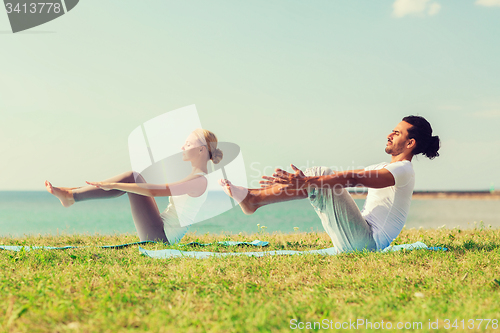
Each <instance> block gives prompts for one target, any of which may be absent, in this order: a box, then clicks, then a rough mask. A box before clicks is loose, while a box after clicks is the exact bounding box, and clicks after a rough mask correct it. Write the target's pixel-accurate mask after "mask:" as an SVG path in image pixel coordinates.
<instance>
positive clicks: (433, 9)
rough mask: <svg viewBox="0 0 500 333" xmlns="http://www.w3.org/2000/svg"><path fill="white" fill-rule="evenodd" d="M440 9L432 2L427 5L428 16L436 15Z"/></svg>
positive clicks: (438, 5) (439, 6)
mask: <svg viewBox="0 0 500 333" xmlns="http://www.w3.org/2000/svg"><path fill="white" fill-rule="evenodd" d="M440 9H441V5H440V4H438V3H437V2H433V3H431V4H430V5H429V11H428V13H429V16H432V15H436V14H437V13H439V10H440Z"/></svg>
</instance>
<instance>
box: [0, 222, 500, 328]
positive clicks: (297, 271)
mask: <svg viewBox="0 0 500 333" xmlns="http://www.w3.org/2000/svg"><path fill="white" fill-rule="evenodd" d="M257 238H258V239H260V240H265V241H269V242H270V246H269V247H267V248H264V249H256V248H253V247H252V248H248V247H231V248H225V247H222V246H210V247H207V248H196V250H197V251H221V252H225V251H261V250H265V251H268V250H281V249H291V250H308V249H318V248H326V247H330V246H331V242H330V240H329V238H328V236H327V235H326V234H324V233H299V232H296V233H293V234H266V233H259V234H253V235H196V234H189V235H188V236H186V237H185V239H184V240H183V242H189V241H200V242H214V241H218V240H228V239H231V240H245V241H252V240H254V239H257ZM137 240H138V239H137V237H136V236H133V235H118V236H98V235H96V236H88V235H87V236H86V235H77V236H57V237H53V236H33V237H26V238H6V237H4V238H0V244H4V245H50V246H63V245H81V246H84V245H90V246H91V247H89V248H84V249H76V250H64V251H44V250H35V251H29V252H25V251H22V252H10V251H0V272H1V275H0V327H1V329H0V331H1V332H128V331H134V332H144V331H152V332H174V331H183V332H184V331H185V332H207V331H208V332H231V331H232V332H268V331H273V332H290V331H292V330H291V323H290V321H291V320H292V319H296V320H297V324H298V322H304V323H306V322H322V320H324V319H326V320H328V321H333V325H335V322H346V321H347V322H348V321H349V319H350V320H351V321H355V320H357V319H366V320H369V321H371V322H372V323H375V322H378V323H380V322H381V321H382V320H383V321H384V323H387V322H388V321H389V322H391V324H392V325H394V327H395V325H396V324H397V323H398V322H403V323H406V322H422V325H423V327H422V329H420V330H418V331H422V332H424V331H429V330H428V322H429V320H432V321H436V319H439V328H440V329H439V330H434V331H442V332H449V331H469V332H472V331H477V326H478V324H479V321H476V322H474V329H465V330H463V329H462V328H461V327H462V326H461V325H462V324H461V323H458V324H459V329H458V330H455V329H452V330H445V329H444V324H445V322H444V320H445V319H451V323H453V321H454V320H455V319H458V320H459V321H460V320H462V319H465V326H466V328H467V324H468V322H467V320H468V319H497V320H500V311H499V299H500V266H499V262H500V230H496V229H474V230H468V231H460V230H458V229H452V230H447V229H440V230H404V231H403V232H402V233H401V235H400V236H399V237H398V238H397V239H396V240H395V242H394V243H396V244H401V243H413V242H415V241H423V242H424V243H426V244H427V245H430V246H445V247H447V248H449V251H447V252H435V251H428V250H414V251H402V252H396V253H387V254H381V253H352V254H342V255H338V256H328V257H324V256H319V255H302V256H275V257H263V258H253V257H246V256H245V257H243V256H242V257H226V258H217V259H215V258H212V259H206V260H196V259H189V258H176V259H169V260H156V259H151V258H148V257H144V256H141V255H140V254H139V252H138V250H137V247H136V246H134V247H130V248H125V249H121V250H104V249H100V248H96V247H94V245H105V244H119V243H126V242H133V241H137ZM147 248H149V249H155V248H157V249H160V248H166V247H165V246H163V245H156V244H154V245H148V246H147ZM184 249H185V248H184ZM193 250H194V249H193ZM322 323H325V322H322ZM485 324H486V322H483V323H482V326H481V331H482V330H483V329H484V328H485ZM305 325H306V324H305ZM344 325H345V324H344ZM492 327H493V326H492V323H491V322H490V323H489V326H488V329H486V330H485V331H492V332H500V327H499V326H497V329H492ZM351 328H352V326H351ZM303 331H308V330H303ZM325 331H336V330H335V328H333V329H329V330H325ZM349 331H364V326H363V328H362V327H360V328H359V330H349ZM377 331H380V330H377ZM395 331H401V330H395ZM410 331H413V330H410Z"/></svg>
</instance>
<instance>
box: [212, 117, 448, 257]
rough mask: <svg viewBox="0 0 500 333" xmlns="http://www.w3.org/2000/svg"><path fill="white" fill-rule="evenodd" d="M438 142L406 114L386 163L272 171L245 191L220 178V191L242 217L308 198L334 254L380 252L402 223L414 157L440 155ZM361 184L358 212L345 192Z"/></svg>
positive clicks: (417, 119) (411, 184)
mask: <svg viewBox="0 0 500 333" xmlns="http://www.w3.org/2000/svg"><path fill="white" fill-rule="evenodd" d="M439 147H440V141H439V137H438V136H433V135H432V128H431V125H430V124H429V122H428V121H427V120H425V119H424V118H423V117H420V116H408V117H404V118H403V120H402V121H401V122H400V123H399V124H398V125H397V126H396V127H395V128H394V130H393V131H392V133H390V134H389V135H388V136H387V145H386V148H385V151H386V153H387V154H389V155H391V161H390V163H386V162H384V163H380V164H376V165H372V166H369V167H367V168H365V169H360V170H350V171H343V172H334V171H332V170H331V169H329V168H326V167H312V168H309V169H307V170H305V172H302V171H301V170H299V169H297V168H296V167H295V166H294V165H292V169H293V170H294V171H295V172H294V173H288V172H286V171H284V170H281V169H276V173H275V174H274V175H273V176H272V177H267V176H264V177H262V178H263V179H264V180H263V181H261V182H260V183H261V184H262V185H263V186H264V187H263V188H260V189H246V188H243V187H240V186H235V185H233V184H231V183H230V182H229V181H228V180H221V181H220V184H221V186H223V187H224V191H225V192H226V193H227V194H228V195H230V196H232V197H233V198H235V199H236V200H237V201H238V202H240V207H241V209H242V210H243V212H244V213H245V214H253V213H254V212H255V211H256V210H257V209H258V208H260V207H262V206H265V205H268V204H271V203H276V202H283V201H288V200H297V199H305V198H309V199H310V201H311V204H312V206H313V207H314V209H315V210H316V212H317V214H318V216H319V217H320V219H321V222H322V224H323V227H324V228H325V231H326V232H327V233H328V235H329V236H330V238H331V239H332V242H333V245H334V246H335V248H336V249H337V252H338V253H340V252H350V251H361V250H370V251H374V250H380V249H384V248H386V247H387V246H389V245H390V243H391V242H392V241H393V240H394V239H395V238H396V237H397V236H398V235H399V233H400V232H401V229H403V226H404V224H405V222H406V217H407V216H408V210H409V208H410V203H411V196H412V193H413V187H414V185H415V173H414V171H413V166H412V164H411V161H412V159H413V156H415V155H418V154H423V155H424V156H426V157H428V158H430V159H433V158H434V157H436V156H439V153H438V150H439ZM355 186H365V187H367V188H368V196H367V198H366V201H365V205H364V207H363V209H362V211H360V210H359V209H358V207H357V206H356V203H355V202H354V200H353V199H352V197H351V196H350V194H349V193H348V192H347V191H346V190H345V188H346V187H355Z"/></svg>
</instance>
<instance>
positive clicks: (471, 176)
mask: <svg viewBox="0 0 500 333" xmlns="http://www.w3.org/2000/svg"><path fill="white" fill-rule="evenodd" d="M499 36H500V0H479V1H475V0H471V1H468V0H467V1H466V0H463V1H451V0H436V1H433V0H397V1H393V0H391V1H389V0H387V1H331V0H323V1H294V0H287V1H278V0H276V1H229V0H227V1H164V0H162V1H159V0H154V1H148V2H141V5H139V3H138V2H119V1H105V2H104V1H97V0H84V1H80V3H79V4H78V6H77V7H75V8H74V9H73V10H72V11H71V12H69V13H68V14H66V15H63V16H62V17H60V18H58V19H56V20H54V21H51V22H48V23H46V24H44V25H41V26H39V27H36V28H33V29H31V30H28V31H26V32H21V33H17V34H12V33H11V32H10V26H9V21H8V18H7V14H6V13H5V12H4V13H1V14H0V40H1V42H0V43H1V44H0V45H1V47H2V52H1V53H0V60H1V61H0V68H1V78H0V114H1V115H2V120H3V121H2V122H0V154H1V156H2V158H1V161H2V175H1V176H0V190H43V189H44V187H43V183H44V180H45V179H48V180H50V181H51V182H53V184H54V185H56V186H80V185H84V181H85V180H90V181H97V180H102V179H104V178H108V177H111V176H113V175H115V174H117V173H121V172H123V171H126V170H128V169H130V161H129V157H128V148H127V138H128V135H129V134H130V132H131V131H132V130H133V129H134V128H136V127H137V126H139V125H140V124H141V123H143V122H145V121H146V120H149V119H151V118H153V117H155V116H158V115H160V114H163V113H165V112H167V111H170V110H175V109H178V108H180V107H183V106H186V105H191V104H196V107H197V109H198V113H199V116H200V119H201V123H202V124H203V126H204V127H205V128H207V129H209V130H211V131H213V132H215V133H216V134H217V135H218V137H219V139H220V140H221V141H230V142H234V143H237V144H238V145H240V147H241V149H242V153H243V157H244V159H245V164H246V169H247V175H248V177H249V181H250V184H251V185H255V184H256V181H257V180H258V176H259V175H260V174H262V171H263V170H264V169H266V168H267V170H269V169H270V168H272V167H275V166H286V165H288V164H289V163H294V164H296V165H297V166H308V165H309V166H312V165H327V166H331V167H334V168H336V169H339V170H342V169H348V168H353V167H355V168H358V167H361V166H367V165H370V164H374V163H379V162H381V161H386V160H388V156H387V155H386V154H385V152H384V147H385V142H386V135H387V134H388V133H389V132H390V131H391V130H392V128H394V126H395V125H396V124H397V123H398V122H399V121H400V120H401V118H402V117H404V116H406V115H408V114H419V115H423V116H425V117H426V118H427V119H428V120H429V121H430V122H431V124H432V125H433V129H434V132H435V134H437V135H439V136H440V137H441V138H442V149H441V156H440V157H438V158H436V159H435V160H433V161H429V160H427V159H425V158H424V157H419V158H418V159H414V163H413V164H414V168H415V171H416V177H417V179H416V189H420V190H436V189H445V190H470V189H489V188H490V186H491V184H494V185H495V186H496V187H498V188H500V176H499V174H498V169H499V166H500V157H499V153H500V134H499V131H498V127H499V124H500V81H499V79H498V78H499V77H500V62H499V61H498V59H500V43H499V42H498V40H499Z"/></svg>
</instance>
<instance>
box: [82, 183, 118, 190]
mask: <svg viewBox="0 0 500 333" xmlns="http://www.w3.org/2000/svg"><path fill="white" fill-rule="evenodd" d="M86 183H87V184H89V185H93V186H95V187H98V188H100V189H102V190H104V191H109V190H113V189H114V188H115V185H116V183H105V182H87V181H86Z"/></svg>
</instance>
